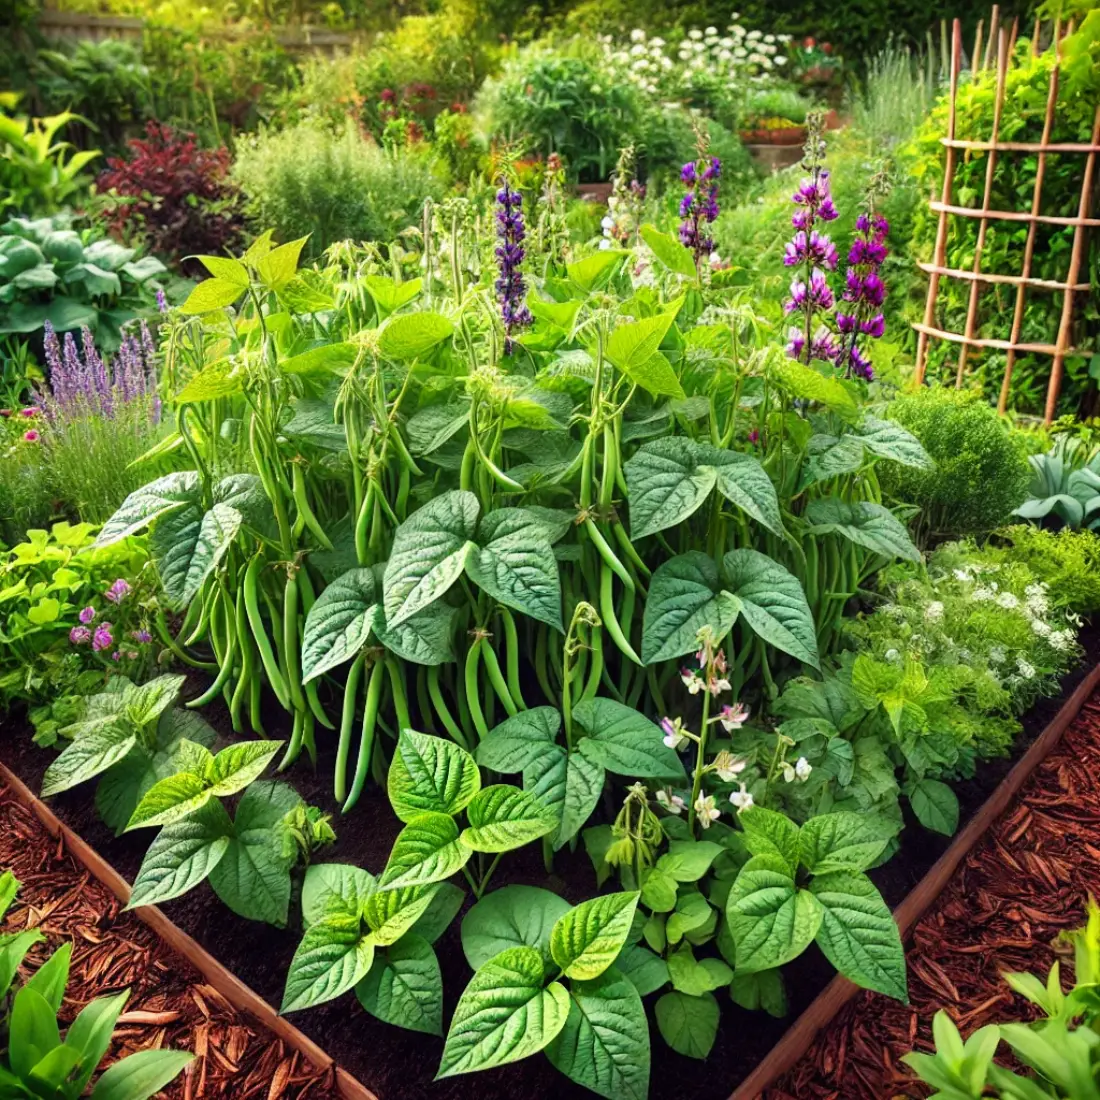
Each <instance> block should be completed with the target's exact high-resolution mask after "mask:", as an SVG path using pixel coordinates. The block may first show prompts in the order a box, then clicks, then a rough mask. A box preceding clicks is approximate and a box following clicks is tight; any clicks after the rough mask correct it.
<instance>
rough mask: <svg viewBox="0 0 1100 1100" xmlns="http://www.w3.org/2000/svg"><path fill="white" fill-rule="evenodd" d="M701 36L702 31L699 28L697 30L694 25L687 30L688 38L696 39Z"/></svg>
mask: <svg viewBox="0 0 1100 1100" xmlns="http://www.w3.org/2000/svg"><path fill="white" fill-rule="evenodd" d="M702 37H703V32H702V31H701V30H697V29H696V28H695V27H692V28H691V30H690V31H688V38H691V39H694V40H698V39H700V38H702Z"/></svg>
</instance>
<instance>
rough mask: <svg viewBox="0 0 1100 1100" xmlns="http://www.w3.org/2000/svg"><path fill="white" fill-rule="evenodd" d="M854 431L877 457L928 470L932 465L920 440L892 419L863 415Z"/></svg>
mask: <svg viewBox="0 0 1100 1100" xmlns="http://www.w3.org/2000/svg"><path fill="white" fill-rule="evenodd" d="M856 431H857V432H858V433H859V437H860V439H862V440H863V445H864V446H865V447H866V448H867V450H869V451H870V452H871V453H872V454H874V455H878V457H879V458H889V459H892V460H893V461H894V462H900V463H901V464H902V465H903V466H912V467H914V468H916V469H918V470H930V469H932V467H933V465H934V463H933V462H932V459H931V458H930V457H929V455H928V452H927V451H926V450H925V449H924V448H923V447H922V446H921V444H920V440H918V439H917V437H916V436H915V435H913V434H912V433H911V432H909V431H907V430H906V429H905V428H903V427H902V426H901V425H900V424H896V423H894V421H893V420H880V419H879V418H878V417H877V416H865V417H864V418H863V423H862V424H860V426H859V427H858V428H857V429H856Z"/></svg>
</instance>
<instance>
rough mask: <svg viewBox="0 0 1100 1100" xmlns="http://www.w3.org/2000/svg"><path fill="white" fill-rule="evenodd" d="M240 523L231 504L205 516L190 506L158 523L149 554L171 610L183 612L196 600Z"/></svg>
mask: <svg viewBox="0 0 1100 1100" xmlns="http://www.w3.org/2000/svg"><path fill="white" fill-rule="evenodd" d="M241 523H242V516H241V513H240V512H238V511H237V509H236V508H233V507H232V506H230V505H228V504H215V505H214V506H213V507H212V508H211V509H210V511H209V512H206V513H205V514H204V513H202V512H201V511H200V510H199V508H198V507H197V506H189V507H186V508H182V509H180V510H179V511H177V512H171V513H169V514H168V515H166V516H164V517H163V518H162V519H161V520H160V521H159V522H158V523H157V525H156V527H155V528H154V530H153V537H152V540H151V542H150V550H151V551H152V554H153V558H154V560H155V561H156V563H157V573H158V574H159V575H160V579H161V583H162V584H163V585H164V591H165V593H166V594H167V596H168V600H169V603H170V604H171V606H172V607H174V608H177V609H179V608H184V607H186V606H187V605H188V604H189V603H190V602H191V600H193V599H194V597H195V594H196V593H197V592H198V590H199V588H200V586H201V585H202V582H203V581H205V580H206V578H207V577H208V576H209V575H210V574H211V573H212V572H213V571H214V569H215V568H216V567H217V565H218V563H219V562H220V561H221V560H222V558H223V557H225V554H226V551H228V549H229V547H230V546H231V545H232V543H233V540H234V539H235V538H236V537H237V533H238V532H239V531H240V529H241Z"/></svg>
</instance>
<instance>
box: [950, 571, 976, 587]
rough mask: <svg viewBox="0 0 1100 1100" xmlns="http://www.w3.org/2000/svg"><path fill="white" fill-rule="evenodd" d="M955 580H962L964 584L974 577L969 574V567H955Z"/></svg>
mask: <svg viewBox="0 0 1100 1100" xmlns="http://www.w3.org/2000/svg"><path fill="white" fill-rule="evenodd" d="M954 573H955V580H957V581H962V582H963V583H964V584H969V583H970V582H971V581H972V580H973V579H974V578H973V577H972V576H971V575H970V570H969V569H956V570H955V571H954Z"/></svg>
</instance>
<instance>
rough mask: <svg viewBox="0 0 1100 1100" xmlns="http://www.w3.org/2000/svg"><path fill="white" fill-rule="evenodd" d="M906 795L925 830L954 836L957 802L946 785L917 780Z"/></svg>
mask: <svg viewBox="0 0 1100 1100" xmlns="http://www.w3.org/2000/svg"><path fill="white" fill-rule="evenodd" d="M906 793H907V794H908V795H909V805H910V806H912V807H913V813H914V814H915V815H916V818H917V820H918V821H919V822H920V823H921V824H922V825H923V826H924V827H925V828H926V829H931V830H932V831H933V832H936V833H942V834H943V835H944V836H953V835H954V833H955V830H956V829H957V828H958V827H959V800H958V798H957V797H956V796H955V792H954V791H953V790H952V789H951V788H950V787H949V786H948V785H947V784H946V783H941V782H940V781H939V780H938V779H918V780H917V781H916V782H915V783H913V784H912V785H911V786H910V787H908V788H907V791H906ZM860 870H863V868H860Z"/></svg>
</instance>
